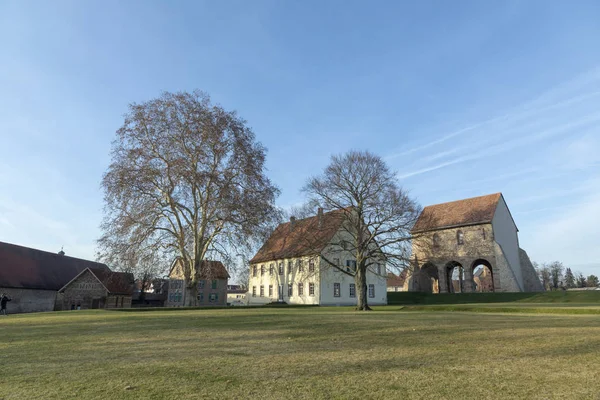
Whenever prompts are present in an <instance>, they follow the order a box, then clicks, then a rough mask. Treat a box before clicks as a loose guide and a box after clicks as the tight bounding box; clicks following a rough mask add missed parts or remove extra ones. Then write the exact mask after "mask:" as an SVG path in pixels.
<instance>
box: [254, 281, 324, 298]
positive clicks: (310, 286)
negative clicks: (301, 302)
mask: <svg viewBox="0 0 600 400" xmlns="http://www.w3.org/2000/svg"><path fill="white" fill-rule="evenodd" d="M282 292H283V285H279V293H280V295H281V294H283V293H282ZM293 295H294V285H292V284H290V285H288V296H289V297H291V296H293ZM303 295H304V284H303V283H299V284H298V296H303ZM308 295H309V296H314V295H315V284H314V283H312V282H311V283H309V284H308ZM264 296H265V287H264V285H261V286H260V297H264ZM252 297H256V286H252ZM269 297H273V285H269Z"/></svg>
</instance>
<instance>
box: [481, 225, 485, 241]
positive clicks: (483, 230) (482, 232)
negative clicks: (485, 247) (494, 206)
mask: <svg viewBox="0 0 600 400" xmlns="http://www.w3.org/2000/svg"><path fill="white" fill-rule="evenodd" d="M481 234H482V235H483V239H484V240H485V228H481Z"/></svg>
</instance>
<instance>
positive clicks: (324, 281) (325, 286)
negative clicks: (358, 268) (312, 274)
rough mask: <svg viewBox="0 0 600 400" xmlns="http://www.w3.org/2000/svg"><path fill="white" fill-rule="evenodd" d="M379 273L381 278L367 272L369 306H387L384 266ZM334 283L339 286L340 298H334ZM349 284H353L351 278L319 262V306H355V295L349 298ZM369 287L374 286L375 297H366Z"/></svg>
mask: <svg viewBox="0 0 600 400" xmlns="http://www.w3.org/2000/svg"><path fill="white" fill-rule="evenodd" d="M344 262H345V261H344ZM380 272H381V276H380V275H378V274H376V273H374V272H371V271H368V272H367V303H368V304H370V305H377V304H387V284H386V278H385V276H386V272H385V265H383V264H382V265H381V271H380ZM335 283H339V284H340V297H335V296H334V284H335ZM350 284H354V277H353V276H349V275H347V274H344V273H343V272H341V271H338V270H337V269H335V268H334V267H331V266H330V265H329V264H327V263H326V262H325V261H321V280H320V286H321V302H320V304H321V305H336V306H339V305H352V306H353V305H356V294H355V297H350ZM369 285H374V286H375V297H368V287H369ZM357 290H358V289H357Z"/></svg>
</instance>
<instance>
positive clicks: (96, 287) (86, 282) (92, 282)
mask: <svg viewBox="0 0 600 400" xmlns="http://www.w3.org/2000/svg"><path fill="white" fill-rule="evenodd" d="M131 296H132V295H131V294H118V293H110V292H109V291H108V290H107V289H106V287H105V286H104V284H103V283H102V282H100V281H99V280H98V278H97V277H96V276H94V274H92V272H90V270H85V271H84V272H83V273H82V274H80V275H79V276H78V277H77V278H75V279H74V280H73V281H71V282H69V284H67V285H66V286H65V287H64V288H63V289H62V290H61V291H59V293H58V295H57V298H56V309H57V310H85V309H95V308H130V307H131Z"/></svg>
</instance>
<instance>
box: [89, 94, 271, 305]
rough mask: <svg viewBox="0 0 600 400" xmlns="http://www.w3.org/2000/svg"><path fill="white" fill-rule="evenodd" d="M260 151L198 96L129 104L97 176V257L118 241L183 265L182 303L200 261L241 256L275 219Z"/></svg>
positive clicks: (192, 293)
mask: <svg viewBox="0 0 600 400" xmlns="http://www.w3.org/2000/svg"><path fill="white" fill-rule="evenodd" d="M265 153H266V149H265V148H264V147H263V146H262V145H261V144H260V143H259V142H257V141H256V139H255V135H254V133H253V132H252V130H251V129H250V128H249V127H247V126H246V122H245V121H244V120H243V119H241V118H240V117H238V116H237V114H236V113H235V112H229V111H225V110H224V109H223V108H222V107H221V106H218V105H213V104H211V102H210V99H209V97H208V95H206V94H205V93H203V92H199V91H195V92H193V93H187V92H182V93H163V94H162V95H161V96H160V97H159V98H157V99H154V100H150V101H147V102H145V103H142V104H132V105H130V107H129V113H128V114H126V116H125V122H124V124H123V126H122V127H121V128H120V129H119V130H118V131H117V138H116V139H115V141H114V142H113V146H112V153H111V156H112V157H111V158H112V160H111V164H110V166H109V168H108V171H107V172H106V174H105V175H104V178H103V180H102V187H103V189H104V194H105V196H104V198H105V216H104V220H103V222H102V225H101V228H102V230H103V235H102V237H101V238H100V240H99V246H100V248H101V252H104V253H110V252H113V251H116V250H118V247H119V245H123V244H125V245H126V246H130V247H132V248H134V249H144V251H145V252H149V253H158V254H161V256H163V257H169V258H171V259H175V257H180V258H181V260H182V261H183V267H184V268H183V269H184V276H185V282H186V288H187V289H188V293H186V296H185V298H186V305H194V304H195V303H196V293H197V281H198V277H199V276H200V275H201V274H204V275H205V276H206V275H207V274H210V271H200V268H201V266H202V265H203V263H202V261H203V260H205V259H208V258H209V257H210V258H214V259H221V260H222V261H226V260H228V259H230V255H231V254H235V255H237V254H240V253H243V252H245V251H249V250H250V247H251V245H252V244H253V243H252V241H253V240H254V239H255V238H262V237H264V236H265V234H266V231H267V230H268V229H270V228H271V227H272V225H273V223H275V222H276V220H277V219H278V211H277V209H276V208H275V206H274V201H275V198H276V196H277V195H278V193H279V191H278V189H277V188H276V187H275V186H274V185H273V184H272V183H271V181H270V180H269V179H268V178H267V177H266V175H265V171H264V164H265Z"/></svg>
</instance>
